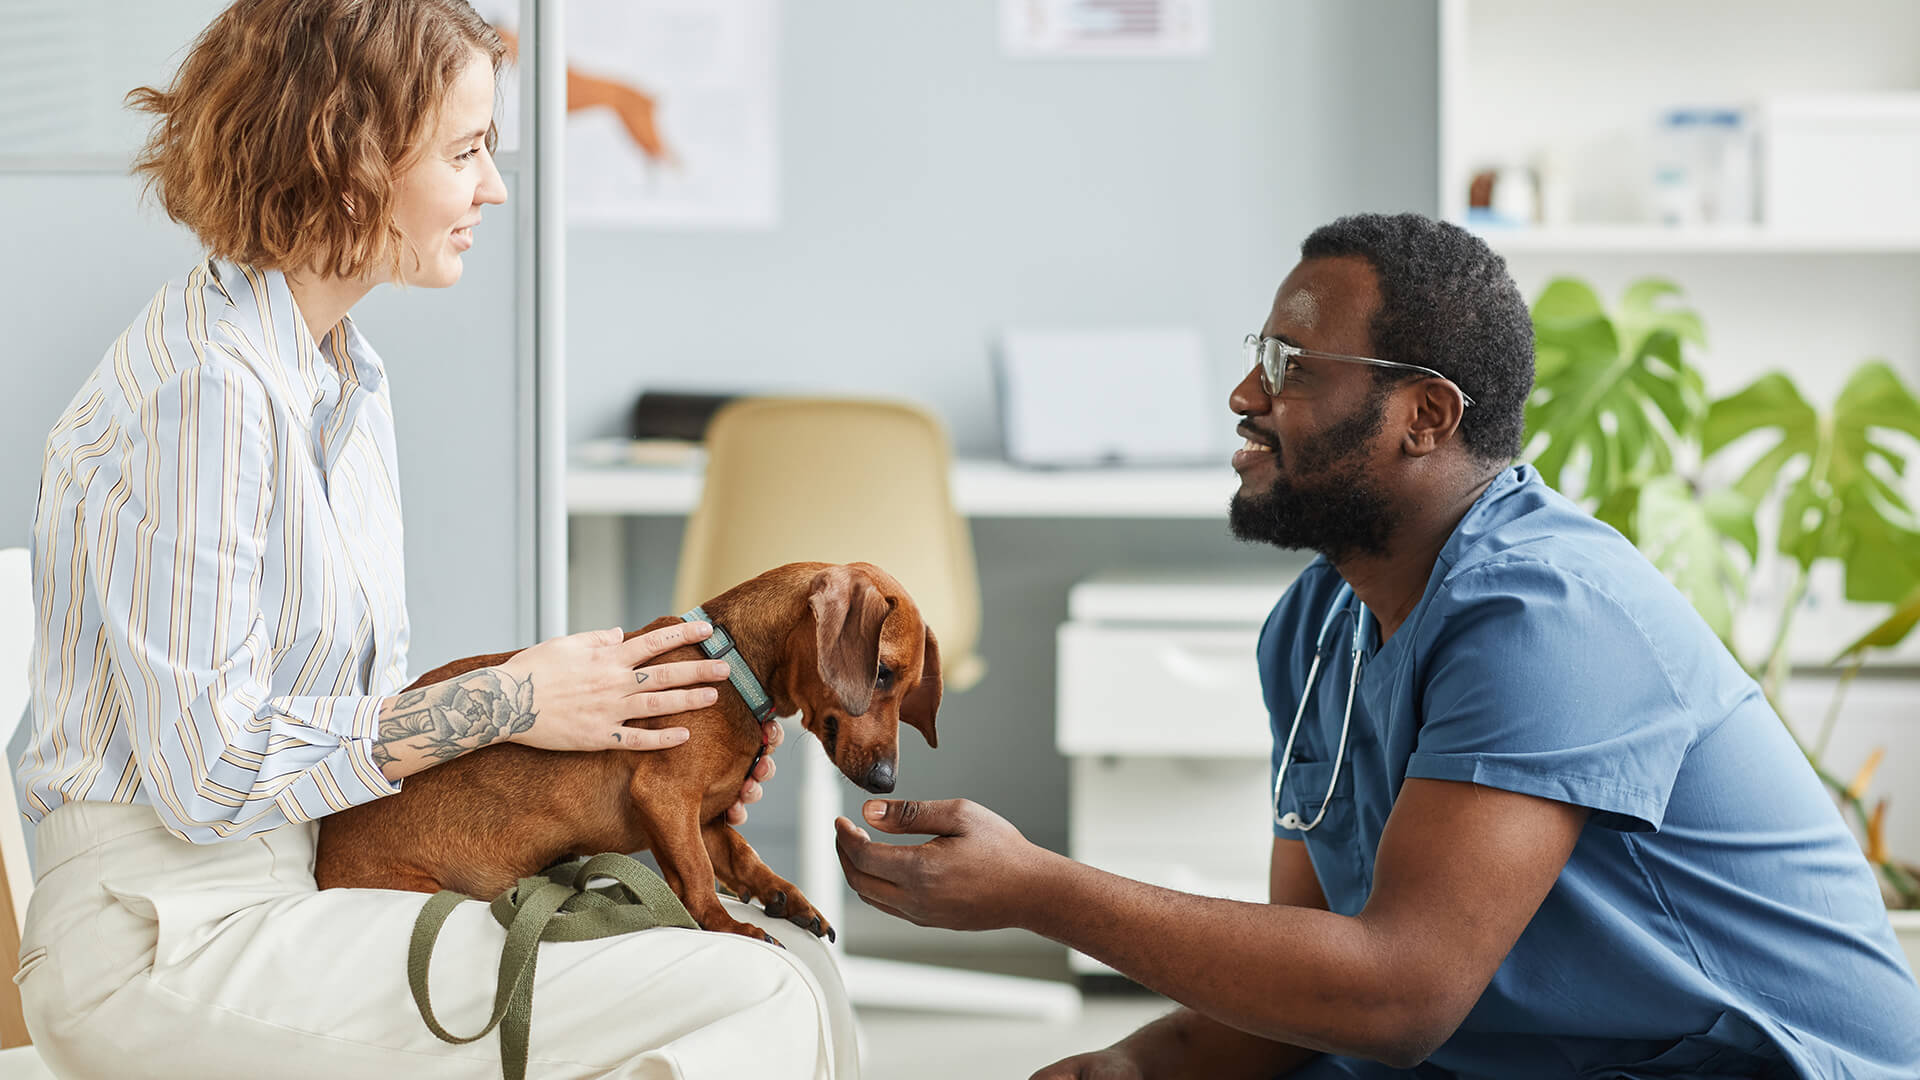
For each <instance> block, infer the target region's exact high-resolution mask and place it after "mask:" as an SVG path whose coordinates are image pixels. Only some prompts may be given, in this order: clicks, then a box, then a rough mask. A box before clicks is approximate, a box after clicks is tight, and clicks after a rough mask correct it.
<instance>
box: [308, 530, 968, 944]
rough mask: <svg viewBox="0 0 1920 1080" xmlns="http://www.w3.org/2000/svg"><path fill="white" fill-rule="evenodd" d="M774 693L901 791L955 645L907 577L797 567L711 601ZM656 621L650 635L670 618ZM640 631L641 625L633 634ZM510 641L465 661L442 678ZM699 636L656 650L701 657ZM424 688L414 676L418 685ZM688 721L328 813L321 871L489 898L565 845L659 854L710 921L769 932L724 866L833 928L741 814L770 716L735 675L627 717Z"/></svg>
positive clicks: (510, 762) (524, 758)
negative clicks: (644, 740) (634, 738)
mask: <svg viewBox="0 0 1920 1080" xmlns="http://www.w3.org/2000/svg"><path fill="white" fill-rule="evenodd" d="M702 606H703V607H704V609H705V610H706V613H707V615H708V617H709V618H710V619H711V621H712V622H713V623H714V625H715V626H717V627H720V628H722V629H724V630H725V631H726V632H727V633H728V634H729V635H730V636H731V637H732V638H733V639H734V642H735V644H736V646H737V647H738V648H739V651H740V652H739V657H738V658H735V660H734V662H735V663H736V664H737V663H738V662H739V660H740V659H744V660H745V661H746V662H747V664H748V666H749V667H751V668H752V669H753V673H754V674H755V675H756V676H758V677H759V679H760V682H761V684H762V685H763V686H764V687H765V688H766V691H767V694H768V695H769V696H771V697H772V699H773V705H774V711H775V714H776V715H780V716H793V715H795V714H799V715H801V716H802V718H803V719H802V721H801V723H802V726H803V727H805V728H806V730H808V731H810V732H812V733H813V734H814V737H815V738H817V739H819V740H820V743H821V745H822V746H823V747H825V748H826V752H827V756H828V757H829V758H830V759H831V760H832V761H833V763H834V764H835V765H836V766H838V767H839V769H840V771H841V772H842V773H843V774H845V775H846V777H847V778H848V779H850V780H852V781H853V782H854V783H856V784H858V785H860V786H861V787H862V788H865V789H866V790H868V791H872V792H880V793H884V792H889V791H892V790H893V784H894V775H895V769H896V758H897V752H898V748H899V725H900V723H901V722H902V721H904V722H906V723H908V724H911V725H912V726H914V727H915V728H918V729H919V731H920V734H921V735H922V736H924V737H925V738H926V740H927V745H928V746H934V745H937V743H936V740H935V735H934V728H933V721H934V713H935V712H937V711H938V710H939V707H940V688H941V684H940V645H939V642H937V641H936V640H935V639H934V636H933V631H932V629H930V628H928V627H927V626H926V625H925V623H923V622H922V621H921V618H920V609H919V608H918V607H916V606H915V605H914V602H913V598H912V597H910V596H908V595H907V592H906V590H905V589H903V588H901V587H900V583H899V582H898V581H895V580H894V579H893V577H892V576H891V575H889V574H888V573H887V572H886V571H884V570H881V569H880V568H878V567H876V566H871V565H869V564H867V563H850V564H848V565H845V566H834V565H830V564H827V563H790V564H788V565H786V566H782V567H779V568H778V569H774V570H769V571H767V572H766V573H764V574H762V575H760V576H759V577H757V578H754V579H753V580H752V581H749V582H746V583H745V584H742V585H738V586H735V587H734V588H732V589H729V590H727V591H726V592H724V593H721V594H720V595H719V596H716V597H714V598H713V599H712V600H709V601H707V602H706V604H704V605H702ZM674 621H675V619H674V618H664V619H656V620H654V621H653V622H652V623H650V624H648V625H647V626H646V627H645V628H643V629H641V630H636V631H634V632H633V633H634V634H641V633H645V632H646V631H648V630H653V629H655V628H658V627H661V626H666V625H669V624H671V623H673V622H674ZM628 636H629V637H631V636H633V635H632V634H629V635H628ZM512 655H513V654H512V653H496V654H494V655H491V656H475V657H469V658H468V659H465V660H456V661H454V662H453V663H451V664H447V665H445V666H444V667H441V668H438V669H436V670H434V671H430V672H428V673H427V674H425V675H422V676H421V677H420V678H419V679H417V680H415V682H414V683H413V687H418V686H426V685H430V684H432V683H436V682H440V681H442V680H445V679H449V678H452V677H453V676H455V675H458V674H460V673H462V672H466V671H471V670H473V669H475V668H482V667H491V666H493V665H496V664H500V663H504V662H505V661H506V660H507V659H508V658H509V657H511V656H512ZM703 655H704V654H702V653H701V652H700V649H699V647H698V646H694V645H689V646H683V647H681V648H678V649H675V650H673V651H671V652H668V653H665V654H662V655H661V656H659V657H656V658H655V659H654V661H652V662H656V663H657V662H665V661H673V660H692V659H701V658H703ZM413 687H409V688H408V689H412V688H413ZM628 723H629V724H632V725H640V726H647V727H674V726H683V727H686V728H688V729H690V730H691V731H692V738H690V739H688V740H687V741H686V742H684V743H681V744H680V745H678V746H674V747H670V748H668V749H665V750H651V751H644V752H641V751H633V750H619V749H614V750H576V751H553V750H539V749H535V748H533V747H528V746H522V745H520V744H518V743H500V744H496V745H494V746H489V747H484V748H482V749H480V750H476V751H473V752H472V753H469V754H465V755H463V756H461V757H458V758H455V759H453V760H452V761H448V762H446V763H445V764H442V765H437V766H435V767H433V768H431V769H428V770H426V771H424V772H421V773H418V774H416V775H414V776H410V777H408V778H407V781H406V784H405V786H404V787H402V788H401V790H400V791H399V793H398V794H395V795H390V796H388V797H386V798H384V799H378V800H375V801H373V802H370V803H364V804H362V805H360V806H355V807H352V808H350V809H347V810H343V811H341V812H340V813H337V814H333V815H330V816H328V817H325V818H322V819H321V822H320V842H319V850H318V854H317V855H316V858H315V865H314V877H315V879H316V880H317V881H318V883H319V885H320V887H321V888H323V889H336V888H367V889H406V890H410V891H415V892H428V893H430V892H437V891H439V890H441V889H453V890H455V891H457V892H462V893H466V894H467V895H469V896H474V897H478V898H481V899H490V898H492V897H494V896H496V895H498V894H499V893H501V892H503V891H505V890H506V889H509V888H511V887H512V886H513V885H514V883H515V882H516V881H517V880H518V879H520V878H522V877H526V876H529V875H531V874H534V873H537V872H538V871H540V870H541V869H543V868H545V867H548V866H551V865H553V864H554V863H555V862H558V861H560V860H562V859H564V858H567V857H570V856H575V855H593V854H598V853H599V852H603V851H618V852H635V851H651V852H653V856H654V860H655V861H656V862H657V863H659V865H660V872H661V876H662V877H664V878H665V879H666V882H667V884H668V885H669V886H670V887H671V888H672V889H673V891H674V894H675V895H677V896H679V898H680V900H681V902H682V903H684V904H686V906H687V911H688V913H689V914H691V915H692V916H693V918H694V921H696V922H698V923H699V924H700V925H701V926H702V927H703V928H705V929H707V930H723V931H728V932H731V933H735V934H743V935H745V936H747V937H751V938H757V939H761V940H771V939H770V938H768V937H767V935H766V934H763V933H762V932H761V931H760V930H759V929H757V928H755V927H752V926H749V925H747V924H745V923H742V922H740V921H738V920H736V919H734V918H733V917H731V916H729V915H728V914H727V913H726V909H725V908H724V907H723V906H721V904H720V900H719V897H718V896H717V895H716V893H715V891H714V881H715V879H716V878H717V879H718V880H719V881H720V883H721V884H723V885H725V886H726V887H727V888H728V889H729V890H730V891H732V892H733V894H734V895H736V896H738V897H740V898H741V899H742V900H751V899H755V898H758V899H759V900H760V901H761V903H762V904H763V905H764V906H765V907H766V910H767V913H768V914H770V915H773V916H776V917H782V916H784V917H785V918H787V919H789V920H791V921H792V922H795V923H797V924H799V925H800V926H803V927H806V928H808V929H810V930H812V931H813V932H814V933H815V934H820V935H828V936H830V935H831V934H832V928H831V927H829V926H828V925H827V923H826V921H825V920H824V919H823V918H822V917H821V915H820V913H819V911H818V910H816V909H815V908H814V906H813V905H812V904H811V903H809V902H808V901H807V898H806V897H805V896H802V895H801V894H800V890H798V889H796V888H794V887H793V884H792V883H791V882H789V881H787V880H786V879H785V878H782V877H780V876H779V875H778V874H775V873H774V872H773V871H772V870H770V869H768V868H767V865H766V864H765V863H763V862H761V861H760V856H759V855H758V854H756V853H755V852H754V850H753V848H751V847H749V846H747V842H746V841H745V840H743V839H741V837H740V834H739V833H737V832H735V831H734V830H733V828H732V826H730V825H728V824H727V823H726V811H727V808H728V807H730V806H732V805H733V803H734V801H735V800H736V799H738V798H739V797H740V785H741V783H742V782H744V781H745V779H746V777H747V772H748V770H749V769H751V768H752V766H753V763H754V761H755V760H756V758H757V756H758V754H759V753H760V751H761V749H762V746H761V732H760V725H759V723H758V722H756V721H755V720H754V718H753V715H752V713H751V712H750V711H749V710H748V708H747V705H746V703H745V701H744V700H742V698H741V696H740V695H739V693H737V692H736V691H735V690H734V689H733V688H732V687H721V688H720V700H719V701H718V702H716V703H715V704H713V705H709V706H707V707H706V708H703V709H695V710H693V711H690V712H684V713H676V714H673V715H669V716H661V717H654V718H652V719H650V720H646V721H628Z"/></svg>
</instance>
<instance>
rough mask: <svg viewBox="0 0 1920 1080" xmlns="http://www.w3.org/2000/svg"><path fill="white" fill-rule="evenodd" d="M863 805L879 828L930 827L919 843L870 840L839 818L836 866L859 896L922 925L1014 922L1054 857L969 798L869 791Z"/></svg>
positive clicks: (978, 926)
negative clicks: (872, 795) (911, 797)
mask: <svg viewBox="0 0 1920 1080" xmlns="http://www.w3.org/2000/svg"><path fill="white" fill-rule="evenodd" d="M862 813H863V814H864V816H865V817H866V821H867V824H869V825H872V826H873V827H874V828H876V829H879V830H881V831H882V832H890V833H920V834H931V835H932V836H933V839H932V840H929V841H927V842H926V843H924V844H911V845H893V844H883V843H879V842H877V841H875V840H874V839H873V838H872V837H870V836H868V835H867V832H866V830H864V829H862V828H860V827H859V826H858V825H855V824H854V823H853V822H851V821H848V820H847V819H846V818H837V819H835V821H834V827H835V828H836V829H837V830H838V832H839V835H838V836H837V837H835V846H836V847H837V848H838V849H839V852H840V869H841V871H842V872H843V873H845V874H846V876H847V884H849V885H851V886H853V891H854V892H856V893H859V894H860V899H862V900H865V901H866V902H867V903H868V904H870V905H872V906H873V907H876V908H878V909H880V910H881V911H884V912H886V913H887V914H889V915H892V916H894V917H896V918H901V919H905V920H907V921H908V922H910V923H914V924H916V925H919V926H939V927H945V928H946V929H949V930H994V929H998V928H1000V927H1004V926H1019V925H1021V924H1022V921H1023V911H1024V905H1025V904H1026V903H1027V902H1029V901H1030V900H1031V899H1032V898H1033V896H1034V895H1036V892H1037V891H1044V890H1036V889H1035V888H1034V883H1036V882H1039V881H1041V880H1043V879H1044V877H1045V874H1046V869H1045V867H1044V865H1043V864H1044V862H1045V860H1047V859H1049V858H1058V856H1056V855H1053V853H1052V852H1049V851H1047V850H1046V849H1044V848H1040V847H1036V846H1035V845H1034V844H1032V843H1031V842H1029V841H1028V840H1027V838H1026V837H1025V836H1022V835H1021V834H1020V830H1019V829H1016V828H1014V827H1013V825H1012V823H1010V822H1008V821H1007V819H1005V818H1003V817H1001V816H1000V815H998V814H996V813H994V812H993V811H991V810H989V809H987V808H986V807H984V806H981V805H980V804H978V803H975V802H969V801H968V800H966V799H945V800H941V801H939V802H908V801H904V800H900V799H870V800H868V802H867V804H866V806H865V808H864V809H863V811H862Z"/></svg>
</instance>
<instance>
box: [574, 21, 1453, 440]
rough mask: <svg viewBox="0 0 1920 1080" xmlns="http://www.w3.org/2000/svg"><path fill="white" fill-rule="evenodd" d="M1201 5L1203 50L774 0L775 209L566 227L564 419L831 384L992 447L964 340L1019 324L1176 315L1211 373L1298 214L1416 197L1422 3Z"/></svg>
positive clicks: (1418, 206) (1273, 267)
mask: <svg viewBox="0 0 1920 1080" xmlns="http://www.w3.org/2000/svg"><path fill="white" fill-rule="evenodd" d="M1213 10H1214V29H1213V37H1214V47H1213V50H1212V51H1211V52H1210V53H1208V54H1207V55H1205V56H1201V57H1196V58H1190V59H1188V58H1170V59H1151V60H1089V59H1067V60H1033V59H1019V60H1016V59H1011V58H1008V57H1006V56H1004V55H1003V54H1002V53H1001V50H1000V42H999V27H998V23H997V19H998V12H999V5H998V3H996V2H990V0H931V2H915V3H900V2H898V0H805V2H794V3H787V4H785V5H783V6H782V9H781V19H782V25H781V30H780V38H779V46H778V53H779V60H778V63H779V76H778V86H779V132H780V181H779V182H780V203H781V207H780V221H779V224H778V226H777V227H776V228H774V229H771V230H766V231H754V232H738V233H728V232H680V233H672V232H660V231H644V232H643V231H619V230H603V229H592V230H589V229H574V230H572V231H571V232H570V234H569V236H568V260H567V286H568V314H567V333H568V360H567V364H568V380H569V400H570V407H569V420H570V427H571V434H572V436H573V437H574V438H582V437H587V436H593V435H606V434H614V433H617V432H619V431H620V428H621V425H622V423H623V422H624V415H625V408H626V406H627V404H628V403H629V402H630V401H631V399H632V398H633V396H634V395H636V394H637V393H639V392H640V391H641V390H642V389H645V388H649V387H654V388H658V387H670V386H699V387H714V388H719V389H723V390H768V389H803V390H838V391H854V392H863V393H873V392H877V393H883V394H900V395H906V396H911V397H915V398H919V399H921V400H923V401H926V402H928V403H930V404H932V405H933V406H934V407H936V408H937V409H938V410H939V411H940V412H941V413H942V414H943V415H945V417H946V419H947V422H948V424H949V425H950V426H951V427H952V430H953V434H954V440H955V442H956V444H957V445H958V446H959V448H960V449H961V450H962V451H963V452H966V451H984V450H989V449H992V448H995V447H997V446H998V438H999V437H998V428H997V425H996V423H995V420H994V415H993V389H992V380H991V378H990V369H989V366H988V363H987V348H988V343H989V341H990V340H991V339H992V337H993V335H994V334H995V332H996V331H997V330H998V328H1000V327H1002V326H1004V325H1008V324H1016V323H1020V324H1044V325H1062V324H1065V325H1079V326H1088V325H1091V326H1108V325H1140V324H1174V325H1189V326H1194V327H1196V328H1198V329H1200V330H1201V331H1202V332H1203V333H1204V334H1205V339H1206V342H1207V344H1208V347H1209V349H1210V352H1211V354H1212V356H1213V358H1214V360H1215V362H1216V363H1217V364H1218V365H1219V371H1220V374H1221V375H1222V376H1223V377H1225V376H1227V375H1229V374H1231V373H1233V369H1234V368H1235V367H1237V366H1238V355H1237V351H1236V347H1237V346H1238V344H1239V340H1240V337H1241V336H1242V335H1243V334H1245V333H1246V331H1247V330H1249V329H1252V328H1254V327H1256V326H1257V325H1258V324H1259V323H1260V322H1261V320H1262V317H1263V316H1264V314H1265V311H1266V306H1267V303H1268V301H1269V300H1270V299H1271V297H1272V294H1273V290H1274V287H1275V286H1276V285H1278V284H1279V280H1280V278H1281V277H1282V276H1283V275H1284V274H1285V272H1286V270H1287V268H1288V267H1289V266H1291V265H1292V263H1293V261H1294V254H1295V253H1296V252H1297V251H1298V249H1299V243H1300V241H1301V239H1302V238H1303V237H1304V236H1305V235H1306V233H1307V232H1308V231H1309V230H1311V229H1312V227H1313V226H1315V225H1318V224H1320V223H1322V222H1324V221H1326V220H1328V219H1330V218H1332V217H1335V216H1337V215H1339V214H1340V213H1343V212H1347V211H1353V210H1362V209H1368V210H1408V209H1410V210H1423V211H1428V212H1431V211H1432V210H1433V209H1434V201H1435V200H1434V192H1435V188H1436V183H1435V179H1434V177H1435V162H1436V154H1437V150H1436V145H1437V144H1436V135H1435V127H1434V125H1435V117H1436V112H1435V104H1434V94H1435V87H1436V76H1435V70H1436V48H1437V46H1436V44H1435V33H1436V25H1437V24H1436V16H1435V8H1434V6H1433V5H1432V4H1431V3H1426V2H1410V0H1362V2H1358V3H1355V2H1352V0H1218V2H1216V3H1215V4H1214V5H1213ZM1221 394H1222V399H1223V400H1224V397H1225V388H1224V387H1223V388H1222V392H1221ZM1222 408H1223V409H1224V405H1223V406H1222ZM1223 440H1225V441H1226V442H1229V443H1230V442H1231V441H1232V439H1231V435H1230V434H1223Z"/></svg>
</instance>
